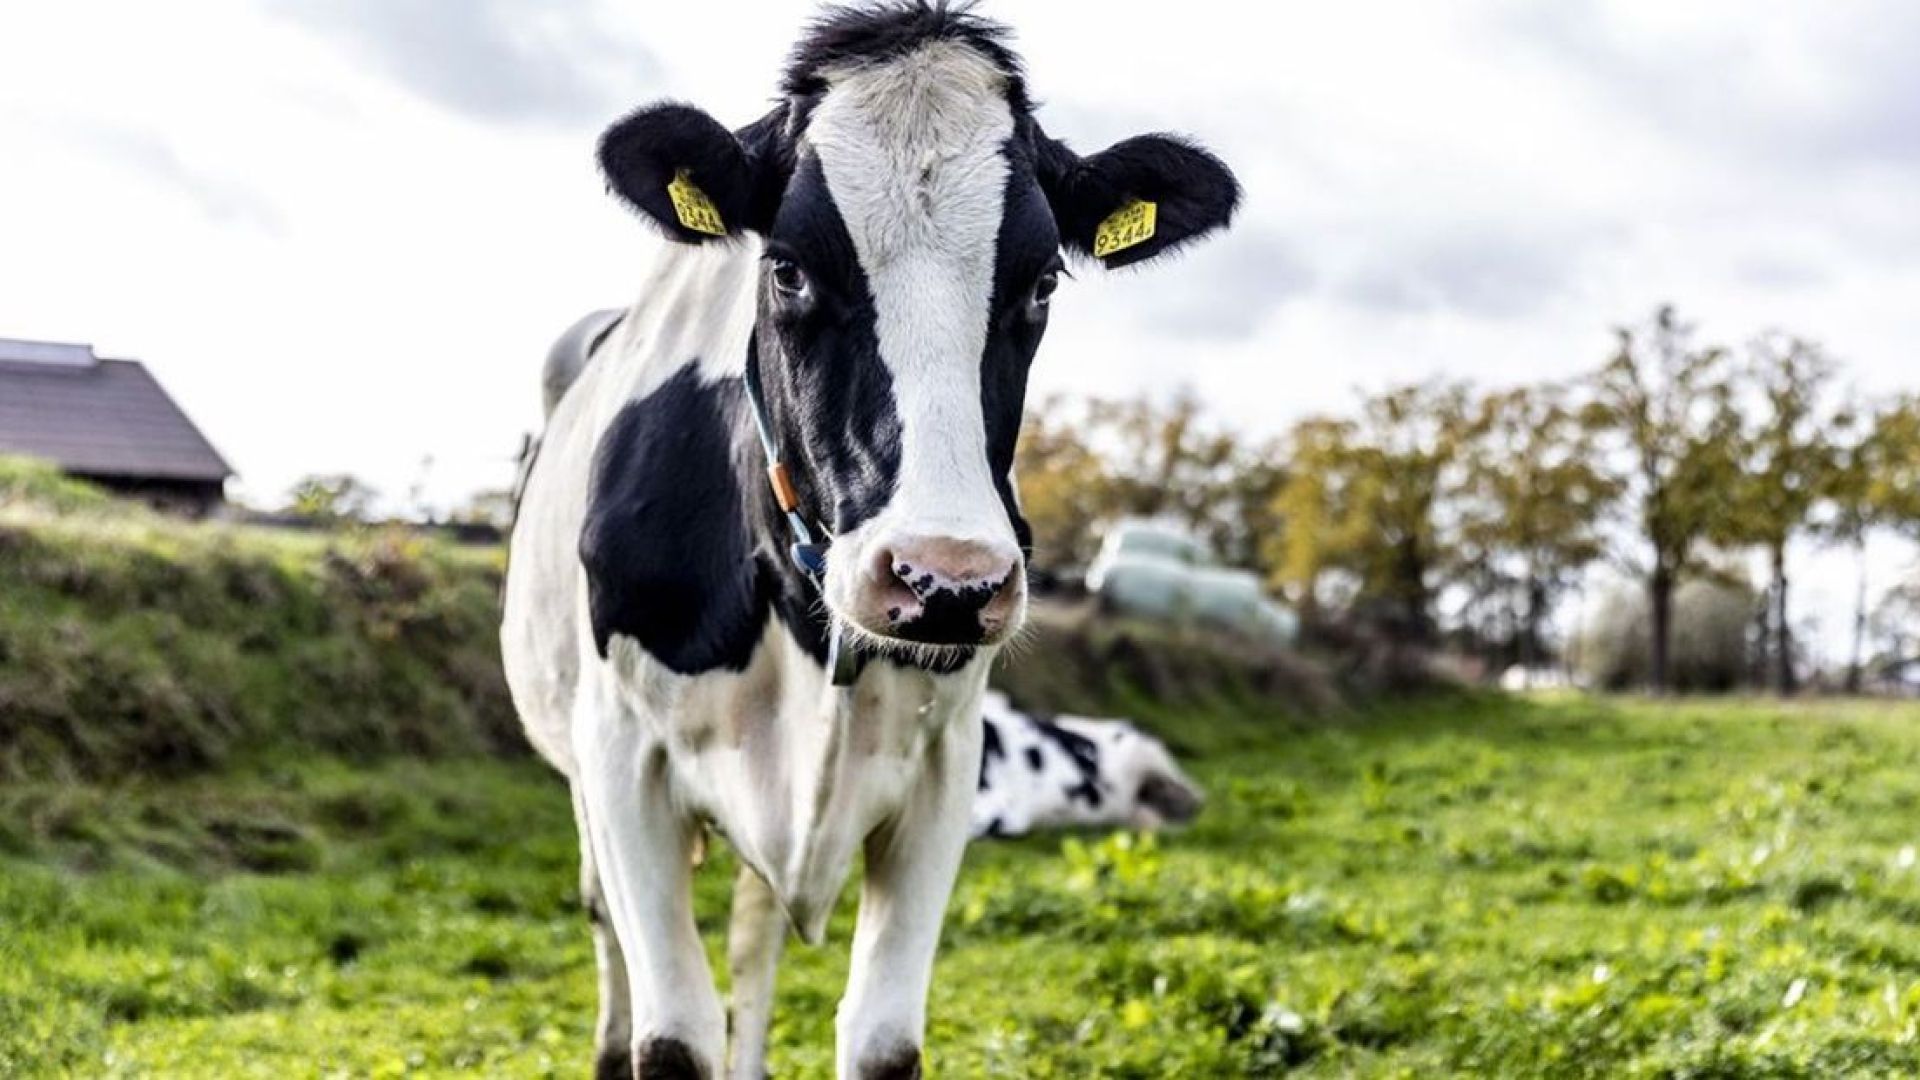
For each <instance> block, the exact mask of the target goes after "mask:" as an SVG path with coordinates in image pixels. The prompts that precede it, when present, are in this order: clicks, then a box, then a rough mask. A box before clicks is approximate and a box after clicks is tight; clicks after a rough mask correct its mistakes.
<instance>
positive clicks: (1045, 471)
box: [1014, 397, 1113, 573]
mask: <svg viewBox="0 0 1920 1080" xmlns="http://www.w3.org/2000/svg"><path fill="white" fill-rule="evenodd" d="M1014 475H1015V476H1016V477H1017V478H1018V480H1019V485H1020V512H1021V515H1022V516H1024V517H1025V518H1026V519H1027V524H1028V526H1029V527H1031V528H1032V529H1033V562H1034V565H1035V566H1036V567H1037V568H1039V569H1041V570H1043V571H1051V572H1053V573H1058V572H1060V571H1062V570H1065V569H1067V568H1068V567H1075V566H1085V565H1087V563H1089V562H1091V561H1092V559H1093V556H1094V552H1095V549H1097V548H1098V547H1099V545H1100V537H1099V533H1098V526H1099V523H1100V521H1101V520H1102V519H1103V518H1104V517H1105V516H1106V515H1107V514H1109V513H1111V512H1112V509H1113V508H1112V507H1111V506H1110V505H1109V502H1110V500H1109V498H1108V494H1107V493H1108V490H1109V489H1110V487H1111V484H1112V481H1111V478H1110V477H1109V476H1108V473H1107V465H1106V462H1105V461H1103V460H1102V459H1101V457H1100V455H1099V454H1098V453H1096V452H1095V451H1094V449H1093V448H1092V447H1091V446H1090V445H1088V443H1087V440H1086V437H1085V434H1084V432H1083V428H1082V425H1080V424H1077V423H1075V422H1074V417H1073V416H1072V415H1071V414H1070V408H1069V405H1068V403H1067V402H1066V401H1065V400H1064V399H1062V398H1060V397H1050V398H1048V399H1046V400H1045V401H1043V402H1041V403H1040V404H1039V405H1038V406H1037V407H1035V408H1033V409H1030V410H1028V412H1027V418H1026V421H1025V423H1024V424H1023V425H1022V428H1021V432H1020V449H1019V453H1018V459H1017V464H1016V465H1015V467H1014Z"/></svg>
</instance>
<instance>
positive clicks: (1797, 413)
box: [1712, 333, 1847, 696]
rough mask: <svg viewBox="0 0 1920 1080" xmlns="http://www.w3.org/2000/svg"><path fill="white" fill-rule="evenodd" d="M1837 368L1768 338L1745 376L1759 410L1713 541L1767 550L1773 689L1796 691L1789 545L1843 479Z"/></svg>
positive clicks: (1793, 344)
mask: <svg viewBox="0 0 1920 1080" xmlns="http://www.w3.org/2000/svg"><path fill="white" fill-rule="evenodd" d="M1836 374H1837V369H1836V367H1835V365H1834V363H1833V361H1832V360H1831V359H1829V358H1828V357H1827V355H1826V354H1825V353H1824V352H1822V351H1821V349H1820V347H1819V346H1818V345H1815V344H1813V343H1811V342H1808V341H1805V340H1803V339H1801V338H1797V337H1789V336H1787V335H1785V334H1780V333H1769V334H1764V335H1762V336H1760V337H1759V338H1757V339H1755V341H1754V342H1753V345H1752V347H1751V349H1750V352H1749V360H1748V363H1747V365H1746V368H1745V371H1744V375H1745V376H1746V381H1747V382H1748V384H1749V385H1750V386H1751V387H1752V388H1753V391H1754V393H1755V396H1756V398H1757V402H1756V404H1757V405H1758V408H1756V409H1754V410H1753V411H1752V413H1751V416H1752V421H1751V423H1749V424H1747V425H1745V430H1744V431H1743V432H1742V433H1741V445H1740V448H1739V452H1740V456H1741V458H1742V461H1741V470H1740V474H1739V479H1738V483H1737V484H1736V487H1735V489H1734V491H1735V501H1734V512H1733V513H1732V514H1730V515H1727V516H1725V517H1722V518H1720V519H1719V524H1718V525H1717V526H1716V527H1715V528H1714V529H1713V530H1712V534H1713V536H1714V538H1715V539H1718V540H1722V541H1724V542H1727V543H1734V544H1739V543H1750V544H1754V545H1756V546H1758V547H1759V548H1760V549H1761V550H1762V551H1764V552H1765V553H1766V556H1767V565H1768V585H1767V593H1766V608H1767V618H1766V619H1765V620H1764V625H1765V626H1766V629H1767V637H1768V638H1770V639H1771V656H1772V660H1773V684H1774V689H1775V690H1776V691H1777V692H1779V693H1780V694H1781V695H1783V696H1784V695H1787V694H1791V693H1793V691H1794V672H1793V627H1792V621H1791V619H1790V617H1789V612H1790V608H1789V605H1788V602H1787V589H1788V579H1787V546H1788V544H1790V543H1791V542H1792V540H1793V538H1794V537H1795V536H1798V535H1801V534H1803V533H1806V532H1809V531H1811V530H1812V528H1813V524H1814V522H1813V515H1814V510H1815V508H1816V507H1817V506H1819V505H1820V504H1821V503H1822V502H1823V501H1824V500H1825V499H1826V498H1827V497H1828V496H1829V494H1831V493H1833V492H1834V491H1835V485H1836V484H1837V483H1838V482H1840V480H1841V478H1840V477H1838V476H1837V475H1836V469H1837V468H1838V467H1839V464H1840V463H1839V460H1838V457H1839V449H1838V444H1837V443H1836V441H1835V428H1836V426H1837V425H1838V424H1840V423H1841V422H1842V421H1844V420H1846V419H1847V418H1846V417H1844V416H1842V415H1841V414H1839V413H1837V412H1836V410H1835V409H1834V408H1833V407H1832V405H1831V403H1830V402H1829V401H1828V398H1829V397H1830V395H1831V389H1832V385H1833V381H1834V377H1835V375H1836Z"/></svg>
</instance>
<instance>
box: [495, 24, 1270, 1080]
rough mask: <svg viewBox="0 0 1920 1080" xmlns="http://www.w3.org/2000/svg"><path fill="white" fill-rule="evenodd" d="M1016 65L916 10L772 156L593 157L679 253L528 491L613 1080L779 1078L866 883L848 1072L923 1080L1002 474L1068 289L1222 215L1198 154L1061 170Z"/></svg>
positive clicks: (523, 591) (663, 113) (546, 691)
mask: <svg viewBox="0 0 1920 1080" xmlns="http://www.w3.org/2000/svg"><path fill="white" fill-rule="evenodd" d="M1006 40H1007V38H1006V33H1005V31H1004V30H1003V29H1002V28H1001V27H999V26H998V25H996V24H994V23H991V22H988V21H986V20H984V19H981V18H979V17H976V16H974V15H971V14H968V13H966V12H965V11H964V10H957V9H953V8H949V7H947V6H944V5H941V4H937V3H929V2H925V0H918V2H894V3H889V4H887V5H884V6H879V7H870V8H865V9H833V10H832V11H830V13H829V14H827V15H825V16H824V17H823V18H822V19H821V20H820V21H819V22H818V23H816V24H815V25H814V26H813V27H812V28H811V29H810V31H809V32H808V33H807V34H806V35H805V37H804V39H803V40H802V41H801V42H800V43H799V44H798V46H797V47H796V48H795V50H794V53H793V58H792V60H791V62H790V64H789V66H788V68H787V71H786V75H785V79H784V81H783V83H782V92H781V95H780V98H779V99H778V103H777V104H776V105H775V107H774V108H773V109H772V111H771V112H769V113H768V114H767V115H765V116H764V117H762V118H760V119H759V120H757V121H755V122H753V123H751V124H749V125H747V126H746V127H744V128H741V129H739V130H738V131H729V130H727V129H726V128H725V127H723V126H721V125H720V124H719V123H717V122H716V121H714V120H713V119H712V118H711V117H709V116H707V115H706V114H705V113H703V112H700V111H699V110H697V109H694V108H692V107H689V106H686V105H680V104H662V105H654V106H650V107H647V108H643V109H641V110H639V111H638V112H635V113H633V114H632V115H630V116H628V117H627V118H625V119H624V120H621V121H620V122H619V123H617V124H615V125H614V126H613V127H612V128H611V129H610V130H609V131H608V132H607V133H606V135H605V137H604V138H603V139H602V141H601V145H600V161H601V165H602V167H603V169H604V171H605V173H606V177H607V181H608V183H609V185H610V186H611V188H612V189H613V191H614V192H615V193H616V194H618V195H619V196H620V197H621V198H622V199H623V200H624V201H626V202H627V203H628V204H629V205H631V206H632V207H633V208H634V209H635V210H637V211H638V212H639V214H640V216H641V217H642V218H643V219H644V220H647V221H649V222H651V223H652V224H653V225H654V226H656V227H657V228H658V229H659V230H660V231H662V232H663V233H664V234H665V235H666V237H667V239H668V240H669V241H671V243H669V244H666V245H664V251H663V252H662V253H661V254H660V255H659V256H658V257H657V258H656V259H655V260H654V262H653V264H652V268H651V269H650V270H649V271H648V273H647V275H646V278H645V280H644V282H643V283H642V285H641V288H640V292H639V298H638V299H637V300H636V301H635V302H634V303H633V305H632V306H631V307H630V308H628V309H627V310H626V311H624V312H623V313H621V314H619V315H618V316H617V317H614V318H611V319H607V320H603V321H598V322H592V323H589V324H583V325H582V326H581V327H577V328H576V329H575V331H573V332H570V334H569V338H568V341H566V342H563V343H562V346H561V349H562V351H565V350H568V349H577V350H579V351H580V353H581V356H582V358H583V360H584V357H585V356H586V355H588V354H591V356H592V363H590V364H585V363H581V364H574V365H572V366H573V367H574V368H575V369H577V370H578V371H579V375H578V379H577V381H574V382H573V383H572V386H571V388H570V389H567V390H566V391H565V393H564V395H563V396H561V397H560V400H559V401H558V403H557V407H556V408H555V409H554V411H553V415H552V416H551V418H550V420H549V423H548V428H547V432H546V434H545V436H544V439H543V444H542V446H541V449H540V452H539V455H538V457H537V459H536V460H535V461H534V462H533V463H532V465H531V468H530V469H529V472H528V475H527V478H526V483H525V488H524V491H523V493H522V500H521V505H520V514H519V517H518V521H517V524H516V525H515V528H514V532H513V545H512V560H511V565H510V569H509V571H508V575H507V589H506V613H505V621H504V625H503V627H502V631H501V637H502V643H503V647H504V651H505V659H506V667H507V674H508V680H509V682H510V684H511V687H512V690H513V697H514V702H515V705H516V706H517V708H518V709H519V712H520V715H521V718H522V720H523V722H524V724H525V726H526V729H527V732H528V735H529V737H530V738H531V740H532V741H533V743H534V745H535V746H536V747H537V748H538V749H539V750H540V752H541V753H542V754H543V755H544V756H545V757H546V758H547V759H548V760H550V761H551V762H552V763H553V764H554V765H555V766H556V767H557V768H558V769H559V770H560V771H561V772H563V773H564V774H565V775H566V777H567V779H568V780H569V782H570V783H571V785H572V789H573V794H574V802H575V806H576V810H577V815H578V818H579V825H580V832H581V837H582V845H581V849H582V850H581V863H582V869H581V880H582V892H583V895H584V898H585V900H586V902H587V904H588V905H589V910H590V911H591V912H592V913H593V914H594V916H595V919H596V924H597V929H596V934H595V939H596V944H597V949H598V954H599V963H600V973H601V1015H600V1021H599V1028H598V1040H599V1059H598V1060H599V1063H600V1066H599V1067H600V1069H601V1072H602V1073H603V1074H604V1075H607V1076H625V1075H626V1074H627V1073H628V1072H629V1070H630V1069H631V1070H632V1071H633V1072H635V1073H637V1074H638V1075H641V1076H646V1077H661V1076H671V1077H681V1076H686V1077H713V1076H716V1075H718V1074H719V1073H720V1071H721V1070H722V1068H723V1067H725V1068H728V1069H729V1071H730V1072H731V1073H732V1075H735V1076H741V1077H752V1076H759V1075H760V1074H761V1073H762V1071H763V1061H764V1051H765V1043H766V1033H767V1028H768V1024H769V1021H770V1018H771V1010H772V1000H771V999H772V989H773V983H774V967H775V964H776V963H777V958H778V955H779V950H780V944H781V940H782V938H783V936H784V934H785V933H786V931H787V928H788V927H789V926H791V927H792V928H793V929H794V930H795V931H797V932H798V934H799V935H800V936H801V937H802V938H804V939H806V940H808V941H817V940H819V939H820V938H821V937H822V935H823V933H824V931H825V928H826V924H827V918H828V915H829V914H830V912H831V909H832V907H833V904H834V900H835V898H836V897H837V896H838V894H839V892H840V888H841V885H842V884H843V882H844V881H845V880H846V877H847V875H848V873H849V870H850V867H851V864H852V861H853V858H854V856H855V854H856V853H859V854H861V855H862V856H863V857H864V862H865V871H866V872H865V884H864V887H863V889H862V893H861V900H860V914H859V922H858V926H857V929H856V930H855V933H854V940H853V961H852V966H851V971H850V974H849V977H848V984H847V988H846V994H845V997H844V998H843V999H842V1001H841V1004H840V1009H839V1014H838V1025H837V1031H838V1051H837V1062H838V1072H839V1074H840V1075H841V1076H843V1077H846V1076H860V1077H877V1076H914V1075H917V1074H918V1072H919V1058H920V1046H921V1041H922V1033H923V1031H924V1028H925V1011H926V997H927V988H928V982H929V979H930V977H931V969H932V963H933V956H934V951H935V947H936V944H937V942H938V939H939V933H940V922H941V917H942V913H943V910H944V908H945V905H946V901H947V896H948V893H949V891H950V890H951V887H952V885H953V879H954V875H955V873H956V872H957V869H958V867H959V863H960V856H961V853H962V850H963V848H964V846H965V844H966V840H967V833H968V819H969V812H970V802H971V800H972V797H973V794H974V789H975V785H976V782H977V776H978V770H979V766H980V755H981V725H980V707H981V694H982V693H983V691H984V689H985V684H986V675H987V670H988V667H989V665H990V664H991V663H992V661H993V657H994V655H995V653H996V651H997V649H998V647H999V646H1000V645H1001V644H1002V643H1003V642H1005V641H1006V640H1007V638H1008V637H1009V636H1010V635H1012V634H1013V633H1015V631H1016V630H1017V629H1018V628H1019V626H1020V624H1021V621H1022V618H1023V616H1024V612H1025V605H1026V592H1025V573H1024V566H1025V557H1024V552H1025V548H1026V545H1027V535H1028V534H1027V530H1026V527H1025V524H1024V522H1023V521H1022V520H1021V517H1020V513H1019V507H1018V504H1017V502H1016V501H1015V497H1014V486H1013V478H1012V475H1011V472H1012V467H1013V458H1014V441H1015V438H1016V436H1017V434H1018V431H1019V426H1020V416H1021V409H1022V403H1023V399H1024V396H1025V390H1026V381H1027V368H1028V365H1029V364H1030V363H1031V361H1032V359H1033V356H1034V351H1035V349H1036V348H1037V347H1038V346H1039V344H1040V337H1041V335H1042V333H1043V332H1044V331H1045V329H1046V325H1047V316H1048V309H1049V306H1050V304H1051V302H1052V300H1053V296H1054V290H1055V288H1056V286H1057V284H1058V282H1059V279H1060V275H1061V270H1062V263H1061V257H1062V252H1063V251H1064V252H1065V253H1066V254H1068V255H1073V256H1078V257H1082V258H1091V259H1095V260H1097V261H1099V262H1101V263H1102V264H1104V265H1106V266H1109V267H1115V266H1124V265H1129V264H1133V263H1139V262H1143V261H1145V260H1148V259H1151V258H1153V257H1154V256H1157V255H1160V254H1162V253H1165V252H1167V251H1170V250H1172V249H1175V248H1178V247H1180V246H1181V245H1183V244H1185V243H1188V242H1189V241H1192V240H1194V239H1196V238H1198V237H1200V236H1202V235H1204V234H1206V233H1208V232H1211V231H1213V230H1215V229H1218V228H1221V227H1222V226H1224V225H1225V224H1226V223H1227V222H1228V220H1229V218H1230V217H1231V216H1232V214H1233V211H1234V208H1235V205H1236V203H1237V201H1238V198H1239V189H1238V186H1237V184H1236V183H1235V181H1234V179H1233V177H1232V175H1231V174H1230V173H1229V172H1228V171H1227V169H1226V168H1225V167H1224V166H1223V165H1221V164H1220V162H1219V161H1217V160H1216V159H1215V158H1214V157H1212V156H1211V155H1209V154H1208V153H1206V152H1205V151H1203V150H1201V149H1199V148H1197V147H1195V146H1194V145H1193V144H1191V143H1189V142H1186V141H1184V140H1182V139H1179V138H1174V137H1169V136H1161V135H1148V136H1141V137H1138V138H1133V139H1128V140H1126V141H1124V142H1122V143H1119V144H1117V145H1115V146H1113V147H1111V148H1110V149H1107V150H1105V151H1103V152H1101V153H1098V154H1094V155H1091V156H1087V157H1082V156H1080V155H1078V154H1076V153H1074V152H1073V151H1072V150H1069V149H1068V148H1067V147H1066V145H1065V144H1063V143H1061V142H1059V141H1057V140H1055V139H1053V138H1051V137H1049V136H1048V135H1047V134H1046V133H1045V132H1043V131H1042V130H1041V128H1040V124H1039V122H1038V120H1037V119H1036V118H1035V116H1034V113H1033V109H1032V106H1031V103H1030V101H1029V99H1028V96H1027V92H1026V88H1025V82H1024V80H1023V78H1022V74H1021V69H1020V64H1019V61H1018V60H1017V59H1016V57H1015V56H1014V55H1013V53H1012V52H1010V51H1009V49H1008V46H1007V44H1006ZM562 366H565V365H562ZM776 462H777V465H773V471H772V475H773V481H774V482H773V483H772V484H769V483H768V480H767V477H768V475H769V472H768V470H769V467H770V464H773V463H776ZM836 658H837V659H840V660H842V661H846V662H844V663H841V664H838V665H832V664H830V661H833V660H834V659H836ZM709 828H711V829H712V830H714V831H717V832H718V833H720V834H722V835H724V836H725V838H726V839H727V840H728V841H729V843H730V844H731V845H732V847H733V849H734V850H735V851H736V852H737V853H738V855H739V859H740V862H741V864H742V866H743V869H742V871H741V873H740V875H739V879H738V881H737V883H736V887H735V897H734V915H733V923H732V928H731V938H732V940H731V942H730V947H729V952H730V966H731V967H732V969H733V982H732V985H733V1045H732V1053H731V1056H730V1058H729V1056H728V1054H727V1052H726V1051H727V1033H728V1023H727V1015H726V1012H725V1010H723V1008H722V1006H721V1001H720V998H719V995H718V994H717V993H716V991H715V989H714V985H713V979H712V975H711V972H710V971H709V969H708V965H707V959H706V954H705V952H704V950H703V949H702V947H701V942H700V937H699V934H698V932H697V931H696V929H695V925H694V916H693V908H692V900H691V892H690V875H691V872H692V870H691V865H690V854H691V853H692V852H693V851H694V850H695V849H696V847H697V845H698V844H699V843H700V838H701V836H702V835H703V834H704V832H705V830H707V829H709Z"/></svg>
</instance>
